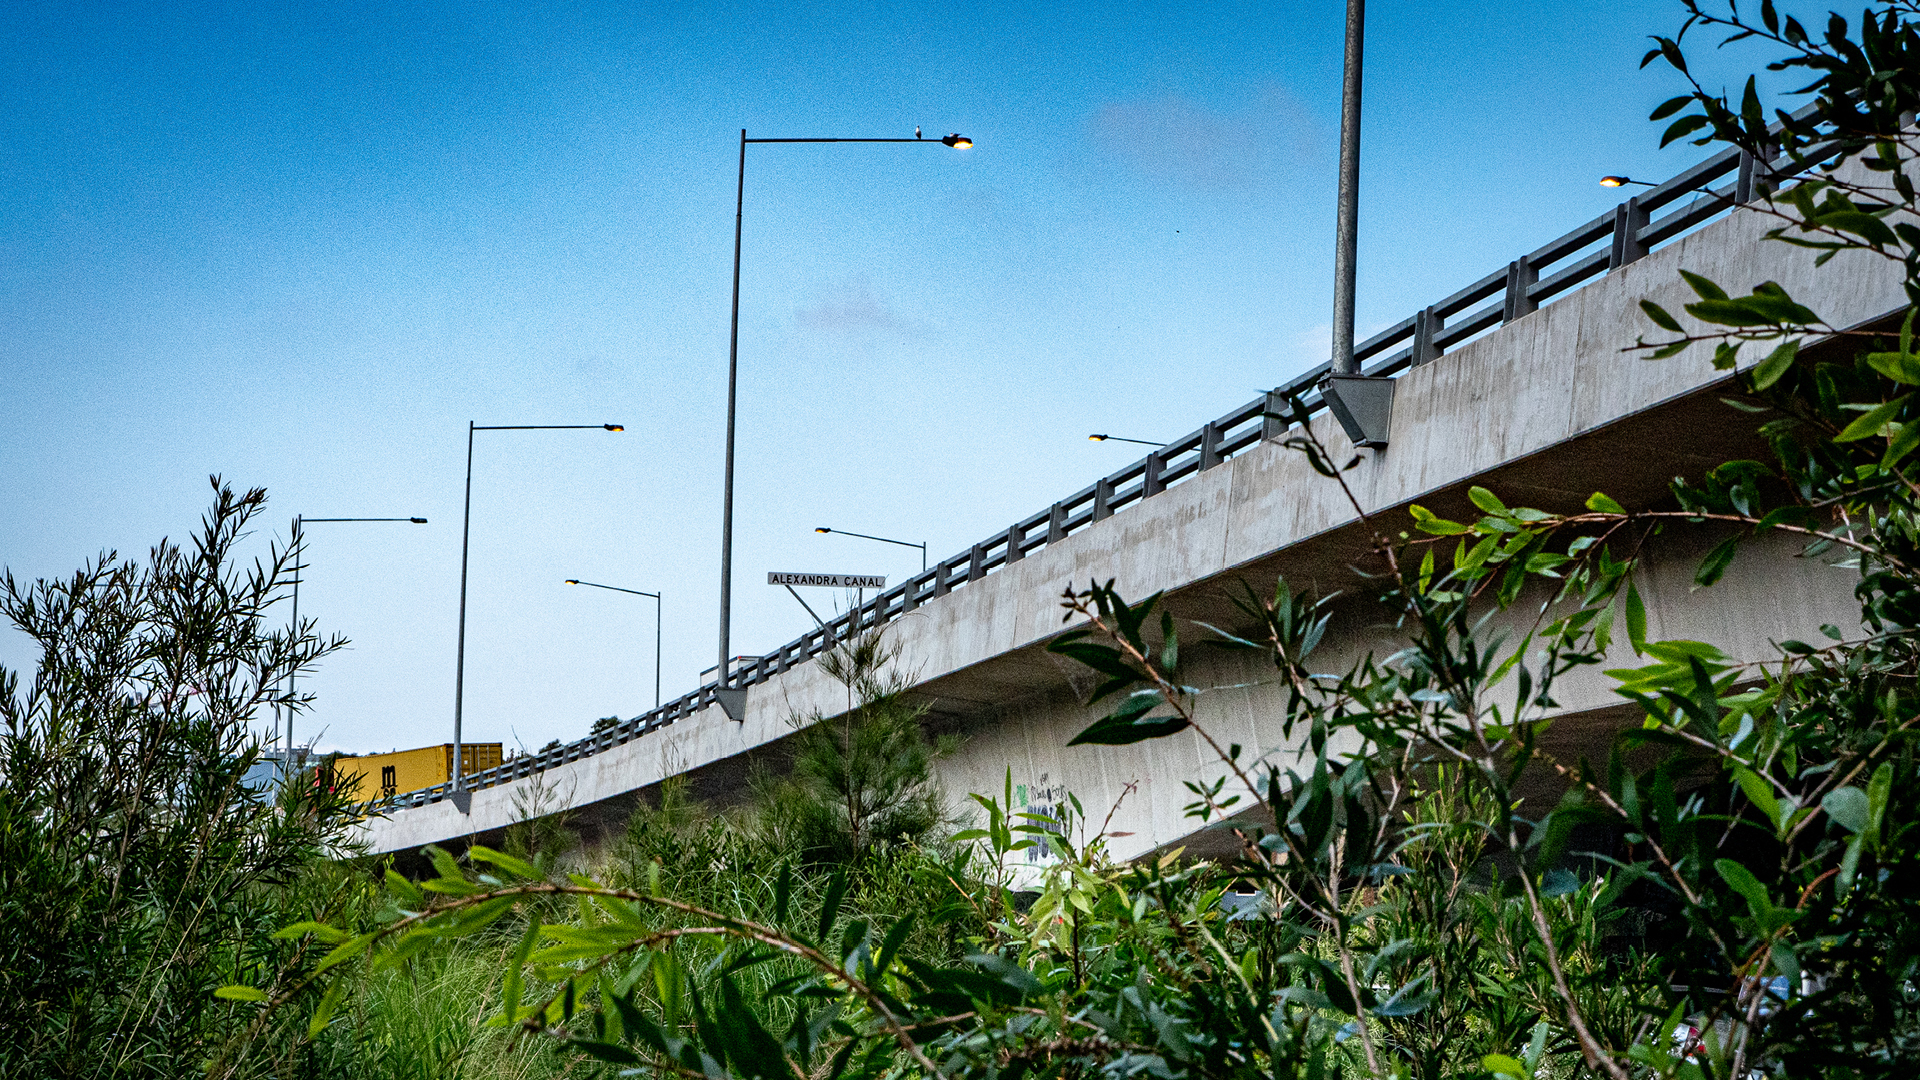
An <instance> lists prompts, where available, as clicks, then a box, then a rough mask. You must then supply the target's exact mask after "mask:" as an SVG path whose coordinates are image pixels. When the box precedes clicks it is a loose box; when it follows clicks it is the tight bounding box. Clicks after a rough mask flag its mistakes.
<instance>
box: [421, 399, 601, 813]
mask: <svg viewBox="0 0 1920 1080" xmlns="http://www.w3.org/2000/svg"><path fill="white" fill-rule="evenodd" d="M590 430H597V431H625V430H627V429H626V428H625V427H623V426H622V425H620V424H475V423H474V422H473V421H471V420H469V421H467V498H466V506H465V508H464V509H463V510H461V512H460V640H459V644H458V645H457V646H456V647H455V650H454V661H453V775H452V777H451V778H450V779H449V785H450V787H451V790H453V791H454V792H455V793H456V794H457V793H458V792H460V791H461V790H462V788H461V783H460V780H461V775H462V770H461V762H460V721H461V719H462V713H463V711H464V706H465V704H466V694H467V551H468V547H469V541H470V540H471V539H472V536H473V434H474V432H476V431H590ZM456 805H459V804H458V803H457V802H456ZM463 812H464V811H463Z"/></svg>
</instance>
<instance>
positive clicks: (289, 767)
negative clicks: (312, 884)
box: [280, 514, 307, 786]
mask: <svg viewBox="0 0 1920 1080" xmlns="http://www.w3.org/2000/svg"><path fill="white" fill-rule="evenodd" d="M304 524H305V523H304V521H303V520H302V519H301V517H300V515H299V514H295V515H293V638H294V641H295V642H298V641H299V640H300V560H301V559H302V558H303V557H304V556H305V552H306V547H307V544H306V540H305V536H306V530H305V528H304ZM293 676H294V672H293V670H292V669H291V668H289V669H288V670H287V741H286V745H285V746H284V747H283V749H284V750H285V752H286V756H285V757H282V758H281V759H280V783H281V784H282V785H283V786H284V785H285V784H286V782H287V778H288V777H290V776H292V775H293Z"/></svg>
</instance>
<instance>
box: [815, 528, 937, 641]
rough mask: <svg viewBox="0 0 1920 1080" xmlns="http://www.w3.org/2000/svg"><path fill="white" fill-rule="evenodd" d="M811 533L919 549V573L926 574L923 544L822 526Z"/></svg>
mask: <svg viewBox="0 0 1920 1080" xmlns="http://www.w3.org/2000/svg"><path fill="white" fill-rule="evenodd" d="M813 531H814V532H817V533H835V534H837V535H840V536H857V537H859V538H860V539H862V540H878V541H880V542H881V543H883V544H898V545H900V546H901V547H910V548H919V549H920V572H921V573H926V570H927V545H925V544H916V543H914V542H913V541H911V540H889V539H887V538H886V537H884V536H868V535H867V534H866V533H857V532H848V531H847V530H845V529H829V528H827V527H826V526H825V525H822V526H820V527H819V528H817V529H815V530H813ZM809 610H811V609H809ZM815 618H816V619H817V618H819V616H815Z"/></svg>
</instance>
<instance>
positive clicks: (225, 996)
mask: <svg viewBox="0 0 1920 1080" xmlns="http://www.w3.org/2000/svg"><path fill="white" fill-rule="evenodd" d="M213 996H214V997H217V998H220V999H222V1000H224V1001H265V1000H267V992H266V991H265V990H261V989H259V988H258V987H253V986H238V985H235V986H223V987H221V988H220V989H218V990H215V991H214V992H213Z"/></svg>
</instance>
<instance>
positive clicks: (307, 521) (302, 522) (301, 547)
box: [273, 514, 427, 782]
mask: <svg viewBox="0 0 1920 1080" xmlns="http://www.w3.org/2000/svg"><path fill="white" fill-rule="evenodd" d="M363 521H404V522H407V523H409V524H412V525H425V524H426V523H427V519H426V518H423V517H353V518H310V517H304V516H302V515H300V514H295V515H293V547H294V553H293V633H294V636H295V637H296V638H298V636H299V634H300V568H301V562H300V560H301V556H302V555H303V554H304V553H305V552H306V547H307V543H306V527H307V526H308V525H339V524H345V523H348V522H363ZM294 676H295V673H294V672H292V671H288V672H287V704H286V714H287V741H286V743H285V744H284V745H283V746H282V747H281V750H282V753H283V755H284V756H282V757H281V759H280V776H281V779H282V781H283V782H284V781H285V778H286V776H287V775H288V772H289V769H290V767H291V766H292V764H293V684H294ZM273 736H274V738H275V739H276V740H278V739H279V737H280V730H279V725H278V724H275V725H274V732H273Z"/></svg>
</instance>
